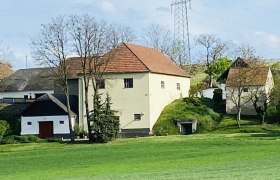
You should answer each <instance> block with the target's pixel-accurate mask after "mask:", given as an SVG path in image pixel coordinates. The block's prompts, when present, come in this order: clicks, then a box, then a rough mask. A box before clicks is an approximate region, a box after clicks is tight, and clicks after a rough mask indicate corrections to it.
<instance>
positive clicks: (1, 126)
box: [0, 120, 9, 142]
mask: <svg viewBox="0 0 280 180" xmlns="http://www.w3.org/2000/svg"><path fill="white" fill-rule="evenodd" d="M8 129H9V124H8V123H7V121H4V120H0V142H1V140H2V138H3V136H4V135H5V133H6V132H7V130H8Z"/></svg>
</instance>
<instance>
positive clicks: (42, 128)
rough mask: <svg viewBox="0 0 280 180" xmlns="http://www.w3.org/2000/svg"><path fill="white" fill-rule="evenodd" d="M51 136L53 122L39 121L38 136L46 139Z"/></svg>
mask: <svg viewBox="0 0 280 180" xmlns="http://www.w3.org/2000/svg"><path fill="white" fill-rule="evenodd" d="M52 137H53V122H52V121H45V122H39V138H41V139H46V138H52Z"/></svg>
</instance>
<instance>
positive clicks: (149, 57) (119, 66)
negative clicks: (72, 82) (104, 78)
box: [67, 43, 187, 78]
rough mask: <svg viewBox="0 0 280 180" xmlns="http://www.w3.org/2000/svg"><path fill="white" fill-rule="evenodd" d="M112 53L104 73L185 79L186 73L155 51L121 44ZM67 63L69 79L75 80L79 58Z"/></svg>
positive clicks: (69, 60) (78, 68) (134, 45)
mask: <svg viewBox="0 0 280 180" xmlns="http://www.w3.org/2000/svg"><path fill="white" fill-rule="evenodd" d="M112 51H114V54H115V57H114V58H112V60H111V61H110V62H109V63H108V64H107V65H106V69H105V71H104V73H139V72H152V73H159V74H166V75H175V76H183V77H187V73H186V71H184V70H183V69H181V68H180V67H179V66H177V65H176V64H175V63H174V62H173V61H172V60H171V59H169V58H168V57H166V56H165V55H163V54H162V53H161V52H159V51H158V50H156V49H153V48H148V47H144V46H141V45H136V44H132V43H123V44H121V45H120V46H118V47H117V48H115V49H113V50H112ZM67 61H68V62H67V63H68V65H69V68H68V70H69V73H68V75H69V77H70V78H77V74H79V73H81V72H82V71H81V63H80V60H79V58H77V57H74V58H69V59H68V60H67Z"/></svg>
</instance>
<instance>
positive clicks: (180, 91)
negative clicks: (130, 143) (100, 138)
mask: <svg viewBox="0 0 280 180" xmlns="http://www.w3.org/2000/svg"><path fill="white" fill-rule="evenodd" d="M117 51H118V53H117V54H118V55H117V56H116V58H115V59H114V60H112V61H110V62H109V63H108V65H107V68H106V70H105V72H104V75H103V77H102V78H103V80H104V83H103V85H102V87H100V88H99V93H101V94H102V96H103V98H105V96H106V94H107V93H108V94H109V96H110V97H111V100H112V109H113V110H116V111H117V113H116V115H117V116H118V117H119V119H120V128H121V133H123V134H126V135H129V134H135V135H148V134H149V133H151V131H152V128H153V126H154V124H155V123H156V121H157V119H158V117H159V116H160V114H161V112H162V110H163V109H164V107H165V106H166V105H168V104H170V103H171V102H172V101H174V100H175V99H179V98H184V97H188V91H189V88H190V78H189V77H188V76H187V75H186V72H185V71H184V70H183V69H181V68H180V67H178V66H177V65H176V64H175V63H174V62H172V61H171V60H170V59H168V58H167V57H166V56H164V55H163V54H161V53H160V52H159V51H157V50H155V49H152V48H147V47H144V46H140V45H135V44H130V43H124V44H122V45H121V46H119V47H118V48H117ZM79 87H80V88H79V108H80V110H79V112H80V117H79V121H80V122H79V124H80V126H82V128H84V129H86V127H87V124H86V119H85V107H84V99H85V94H84V85H83V80H82V77H80V78H79ZM93 93H94V90H93V88H92V86H90V89H89V97H88V98H89V105H90V109H91V110H92V109H93V98H92V97H93Z"/></svg>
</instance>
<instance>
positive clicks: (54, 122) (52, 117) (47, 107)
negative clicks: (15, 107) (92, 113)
mask: <svg viewBox="0 0 280 180" xmlns="http://www.w3.org/2000/svg"><path fill="white" fill-rule="evenodd" d="M65 104H66V99H65V97H64V96H60V95H59V96H58V95H56V96H54V95H52V94H45V95H43V96H41V97H40V98H38V100H36V101H35V102H33V103H32V104H31V105H30V106H29V107H28V108H27V109H26V110H25V111H24V112H23V113H22V116H21V135H36V136H38V137H40V138H42V139H45V138H53V137H57V138H58V137H59V138H61V137H62V138H65V139H69V138H70V135H69V121H68V115H67V108H66V106H65ZM70 106H71V114H72V118H71V121H72V124H75V123H77V122H76V120H77V117H78V98H77V97H75V96H70Z"/></svg>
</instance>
